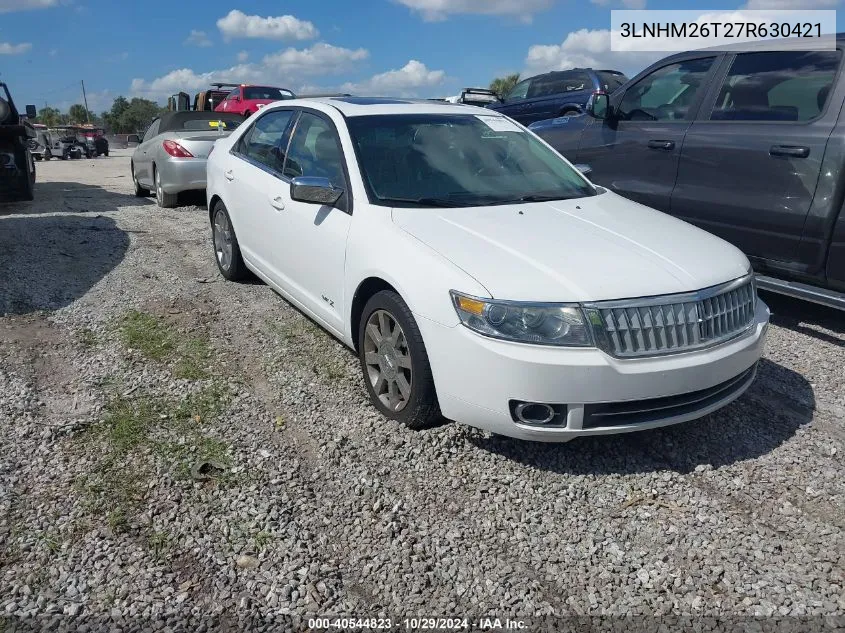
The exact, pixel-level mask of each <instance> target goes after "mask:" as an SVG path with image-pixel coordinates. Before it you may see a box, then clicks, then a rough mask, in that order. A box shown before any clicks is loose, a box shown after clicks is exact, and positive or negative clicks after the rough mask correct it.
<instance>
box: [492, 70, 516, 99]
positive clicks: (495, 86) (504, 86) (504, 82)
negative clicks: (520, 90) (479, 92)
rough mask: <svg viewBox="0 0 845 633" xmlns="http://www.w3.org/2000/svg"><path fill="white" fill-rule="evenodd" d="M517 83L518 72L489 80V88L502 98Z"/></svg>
mask: <svg viewBox="0 0 845 633" xmlns="http://www.w3.org/2000/svg"><path fill="white" fill-rule="evenodd" d="M518 83H519V73H514V74H512V75H507V76H506V77H496V78H495V79H494V80H493V81H491V82H490V90H492V91H493V92H495V93H496V95H497V96H498V97H499V98H500V99H504V98H505V95H507V94H508V93H509V92H510V91H511V90H512V89H513V87H514V86H515V85H516V84H518Z"/></svg>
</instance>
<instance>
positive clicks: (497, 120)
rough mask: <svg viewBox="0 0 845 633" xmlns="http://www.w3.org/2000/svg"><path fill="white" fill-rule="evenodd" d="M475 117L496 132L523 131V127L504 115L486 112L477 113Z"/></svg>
mask: <svg viewBox="0 0 845 633" xmlns="http://www.w3.org/2000/svg"><path fill="white" fill-rule="evenodd" d="M475 118H476V119H478V120H479V121H481V122H482V123H484V124H485V125H486V126H487V127H489V128H490V129H491V130H493V131H494V132H522V129H520V127H519V126H518V125H517V124H516V123H514V122H513V121H511V120H510V119H507V118H505V117H503V116H488V115H486V114H476V115H475Z"/></svg>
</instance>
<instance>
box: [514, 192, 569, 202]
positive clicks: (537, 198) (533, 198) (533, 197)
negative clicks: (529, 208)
mask: <svg viewBox="0 0 845 633" xmlns="http://www.w3.org/2000/svg"><path fill="white" fill-rule="evenodd" d="M572 198H573V196H561V195H557V196H543V195H540V194H536V193H532V194H528V195H527V196H522V197H521V198H518V199H516V200H508V202H551V201H552V200H571V199H572Z"/></svg>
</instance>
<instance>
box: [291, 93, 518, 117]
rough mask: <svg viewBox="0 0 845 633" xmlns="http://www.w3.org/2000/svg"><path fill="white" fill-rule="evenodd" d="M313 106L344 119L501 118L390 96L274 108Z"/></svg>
mask: <svg viewBox="0 0 845 633" xmlns="http://www.w3.org/2000/svg"><path fill="white" fill-rule="evenodd" d="M314 104H321V105H323V106H328V107H331V108H334V109H335V110H338V111H339V112H340V113H341V114H342V115H343V116H347V117H355V116H365V115H371V114H378V115H383V114H464V115H466V114H486V115H489V116H502V115H500V114H499V113H498V112H495V111H494V110H488V109H486V108H478V107H475V106H470V105H464V104H450V103H444V102H441V101H429V100H427V99H400V98H391V97H311V98H302V99H288V100H285V101H277V102H276V103H275V104H274V105H275V106H279V107H295V106H298V107H309V106H310V107H313V106H314Z"/></svg>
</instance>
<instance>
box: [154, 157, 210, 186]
mask: <svg viewBox="0 0 845 633" xmlns="http://www.w3.org/2000/svg"><path fill="white" fill-rule="evenodd" d="M207 163H208V160H206V159H205V158H170V159H168V160H166V161H164V162H162V163H156V169H157V170H159V174H160V175H161V187H162V189H164V192H165V193H180V192H182V191H191V190H194V189H205V184H206V176H205V166H206V164H207Z"/></svg>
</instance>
